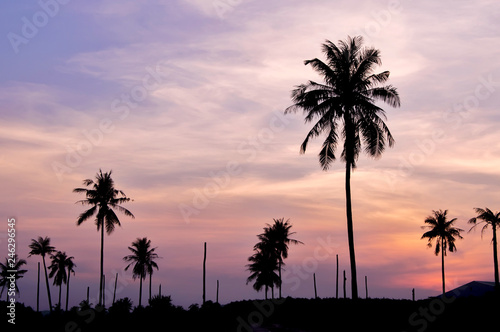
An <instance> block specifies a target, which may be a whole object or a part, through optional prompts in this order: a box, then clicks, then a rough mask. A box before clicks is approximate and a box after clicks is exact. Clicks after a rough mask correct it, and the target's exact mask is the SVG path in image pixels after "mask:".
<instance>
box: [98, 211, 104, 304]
mask: <svg viewBox="0 0 500 332" xmlns="http://www.w3.org/2000/svg"><path fill="white" fill-rule="evenodd" d="M103 274H104V219H103V220H101V266H100V275H99V305H102V291H103V289H102V287H103V285H102V282H103Z"/></svg>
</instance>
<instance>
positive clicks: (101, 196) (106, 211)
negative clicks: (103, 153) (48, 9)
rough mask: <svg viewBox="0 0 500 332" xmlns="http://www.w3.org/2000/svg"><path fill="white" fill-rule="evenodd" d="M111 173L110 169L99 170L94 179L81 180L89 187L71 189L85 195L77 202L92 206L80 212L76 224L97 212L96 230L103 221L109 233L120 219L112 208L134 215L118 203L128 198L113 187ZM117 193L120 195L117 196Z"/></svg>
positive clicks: (118, 223)
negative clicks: (105, 170)
mask: <svg viewBox="0 0 500 332" xmlns="http://www.w3.org/2000/svg"><path fill="white" fill-rule="evenodd" d="M111 173H112V171H109V172H108V173H104V174H103V173H102V171H101V170H99V173H97V175H96V181H94V180H92V179H86V180H84V181H83V184H84V185H85V186H87V187H88V186H91V189H86V188H75V189H73V192H75V193H84V194H85V195H86V197H87V198H86V199H84V200H80V201H77V203H81V204H83V205H91V206H92V207H91V208H90V209H88V210H87V211H85V212H83V213H81V214H80V216H79V217H78V219H77V225H80V224H81V223H83V222H84V221H85V220H87V219H89V218H91V217H92V216H93V215H94V214H96V212H97V214H96V219H95V222H96V226H97V230H100V228H101V227H102V226H103V223H104V227H105V228H106V232H107V233H108V234H111V233H112V232H113V231H114V229H115V225H118V226H120V220H119V219H118V217H117V216H116V214H115V212H114V211H113V209H116V210H118V211H120V212H123V213H124V214H125V215H126V216H129V217H132V218H134V215H133V214H132V213H131V212H130V211H129V210H127V209H126V208H124V207H123V206H120V205H119V204H121V203H125V202H128V201H129V200H130V198H128V197H126V196H125V193H124V192H123V191H121V190H117V189H115V184H114V181H113V179H112V178H111ZM119 195H120V196H121V197H119Z"/></svg>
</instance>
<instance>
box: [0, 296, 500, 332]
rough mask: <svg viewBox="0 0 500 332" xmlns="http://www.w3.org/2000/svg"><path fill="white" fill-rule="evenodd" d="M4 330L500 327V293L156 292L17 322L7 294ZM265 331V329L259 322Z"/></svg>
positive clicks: (22, 310)
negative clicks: (218, 297) (416, 296)
mask: <svg viewBox="0 0 500 332" xmlns="http://www.w3.org/2000/svg"><path fill="white" fill-rule="evenodd" d="M0 308H1V309H0V312H1V317H2V322H1V324H0V327H1V329H0V330H1V331H12V330H19V331H21V330H22V331H37V332H41V331H67V332H80V331H82V332H83V331H145V330H149V331H244V332H247V331H252V328H251V326H254V327H262V328H266V329H267V330H269V331H327V330H328V331H418V332H423V331H453V330H455V331H466V330H470V331H482V330H488V329H491V328H493V330H496V329H497V327H498V324H499V323H498V319H497V317H498V312H499V310H500V296H499V295H498V294H494V293H490V294H487V295H484V296H481V297H469V298H434V299H426V300H420V301H415V302H413V301H409V300H391V299H360V300H357V301H353V300H350V299H293V298H286V299H281V300H277V299H276V300H256V301H254V300H248V301H239V302H232V303H229V304H226V305H224V306H220V305H219V304H216V303H212V302H211V301H208V302H206V304H205V305H204V306H202V307H201V308H200V307H198V306H197V305H192V306H190V307H189V309H187V310H186V309H183V308H182V307H179V306H175V305H172V303H171V301H170V297H165V296H164V297H162V298H156V299H154V301H153V302H152V303H150V305H148V306H147V307H139V308H135V309H134V310H131V311H129V309H130V306H127V305H126V303H125V305H115V306H113V307H111V308H109V309H106V310H98V309H95V308H89V307H83V308H82V307H74V308H72V309H71V310H69V311H58V310H54V311H53V313H52V314H49V315H46V316H42V315H41V314H40V313H37V312H35V311H33V309H32V308H31V307H24V306H23V305H22V304H20V303H18V304H17V306H16V318H15V322H16V324H15V326H14V325H12V324H10V323H8V318H9V316H8V315H7V314H8V311H7V310H6V309H7V302H5V301H2V302H0ZM260 331H266V330H264V329H263V330H260Z"/></svg>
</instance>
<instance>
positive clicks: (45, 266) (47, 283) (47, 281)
mask: <svg viewBox="0 0 500 332" xmlns="http://www.w3.org/2000/svg"><path fill="white" fill-rule="evenodd" d="M42 261H43V269H44V270H45V285H46V286H47V297H48V298H49V309H50V312H52V299H51V298H50V287H49V276H48V275H47V265H45V256H42Z"/></svg>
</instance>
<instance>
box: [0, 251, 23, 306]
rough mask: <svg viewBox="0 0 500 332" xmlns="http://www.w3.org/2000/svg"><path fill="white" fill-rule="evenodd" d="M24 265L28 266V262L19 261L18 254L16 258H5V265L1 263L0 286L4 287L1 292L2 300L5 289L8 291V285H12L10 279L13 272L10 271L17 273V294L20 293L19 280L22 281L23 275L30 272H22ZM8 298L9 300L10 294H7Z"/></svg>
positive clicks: (15, 275)
mask: <svg viewBox="0 0 500 332" xmlns="http://www.w3.org/2000/svg"><path fill="white" fill-rule="evenodd" d="M13 261H14V263H13ZM23 265H26V260H25V259H19V258H18V256H17V254H14V258H10V257H7V258H5V264H3V263H0V286H1V287H2V290H0V298H2V294H3V291H4V289H5V287H7V289H8V285H9V284H10V282H9V279H7V278H8V277H10V276H11V275H12V273H11V272H8V271H17V272H16V273H15V274H14V278H15V280H16V288H15V289H16V292H17V293H19V287H18V283H17V280H18V279H21V278H22V277H23V275H24V274H25V273H26V272H28V270H22V269H21V267H22V266H23ZM6 294H7V295H6V298H7V299H8V294H9V292H8V291H7V292H6Z"/></svg>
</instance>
